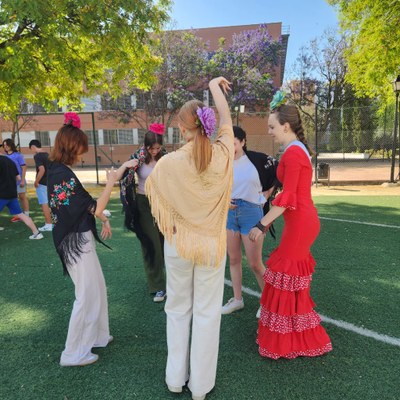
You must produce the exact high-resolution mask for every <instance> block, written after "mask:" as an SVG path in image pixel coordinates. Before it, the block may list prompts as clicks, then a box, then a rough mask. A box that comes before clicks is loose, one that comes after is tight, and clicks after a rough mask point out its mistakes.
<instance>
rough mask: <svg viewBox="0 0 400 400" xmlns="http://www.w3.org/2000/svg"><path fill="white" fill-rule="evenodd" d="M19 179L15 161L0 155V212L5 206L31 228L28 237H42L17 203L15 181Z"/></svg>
mask: <svg viewBox="0 0 400 400" xmlns="http://www.w3.org/2000/svg"><path fill="white" fill-rule="evenodd" d="M20 180H21V176H20V175H19V173H18V169H17V167H16V165H15V163H14V162H13V161H12V160H10V159H9V158H7V157H5V156H2V155H0V212H1V211H3V209H4V207H7V208H8V210H9V212H10V214H11V215H13V216H17V217H18V218H19V219H20V220H21V221H22V222H23V223H24V224H25V225H26V226H27V227H28V228H30V229H31V231H32V235H31V236H29V239H32V240H38V239H43V235H42V234H41V233H40V232H39V230H38V229H37V227H36V225H35V224H34V223H33V221H32V219H31V217H29V216H28V215H26V214H24V213H23V212H22V210H21V207H20V205H19V203H18V198H17V196H18V195H17V185H16V183H17V182H18V181H20ZM0 230H3V229H0Z"/></svg>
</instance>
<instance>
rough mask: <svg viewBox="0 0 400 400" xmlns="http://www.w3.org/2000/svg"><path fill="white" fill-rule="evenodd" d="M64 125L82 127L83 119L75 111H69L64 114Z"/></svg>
mask: <svg viewBox="0 0 400 400" xmlns="http://www.w3.org/2000/svg"><path fill="white" fill-rule="evenodd" d="M64 125H72V126H74V127H75V128H79V129H80V127H81V119H80V118H79V115H78V114H77V113H74V112H67V113H65V114H64Z"/></svg>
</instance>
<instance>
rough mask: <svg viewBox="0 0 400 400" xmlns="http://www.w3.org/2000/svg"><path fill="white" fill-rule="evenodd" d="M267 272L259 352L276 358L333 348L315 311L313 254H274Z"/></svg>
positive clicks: (262, 300)
mask: <svg viewBox="0 0 400 400" xmlns="http://www.w3.org/2000/svg"><path fill="white" fill-rule="evenodd" d="M267 265H268V268H267V270H266V271H265V274H264V281H265V288H264V290H263V293H262V296H261V301H260V303H261V316H260V319H259V323H258V335H257V344H258V346H259V353H260V354H261V355H262V356H264V357H269V358H273V359H278V358H281V357H283V358H288V359H291V358H296V357H299V356H305V357H315V356H320V355H322V354H324V353H327V352H329V351H331V350H332V344H331V341H330V338H329V336H328V334H327V333H326V332H325V329H324V328H323V327H322V326H321V325H320V322H321V318H320V317H319V315H318V314H317V313H316V312H315V311H314V307H315V304H314V302H313V300H312V298H311V296H310V284H311V280H312V273H313V272H314V266H315V261H314V258H313V257H312V255H311V254H309V255H308V257H306V258H305V259H303V260H290V259H285V258H283V257H281V255H280V254H279V249H276V250H275V251H274V252H272V253H271V256H270V258H269V259H268V261H267Z"/></svg>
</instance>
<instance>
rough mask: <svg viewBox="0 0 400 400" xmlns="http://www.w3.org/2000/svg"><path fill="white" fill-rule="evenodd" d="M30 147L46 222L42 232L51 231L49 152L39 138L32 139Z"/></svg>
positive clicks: (40, 202) (37, 190) (36, 185)
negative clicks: (48, 194) (48, 195)
mask: <svg viewBox="0 0 400 400" xmlns="http://www.w3.org/2000/svg"><path fill="white" fill-rule="evenodd" d="M29 149H30V150H31V151H32V153H33V154H34V156H33V158H34V160H35V166H36V178H35V183H34V186H35V188H36V195H37V198H38V203H39V205H40V207H41V208H42V211H43V215H44V221H45V224H44V225H43V226H42V227H41V228H39V231H40V232H50V231H52V230H53V223H52V221H51V216H50V208H49V205H48V204H47V203H48V201H47V162H48V158H49V153H47V152H46V151H44V150H43V149H42V144H41V143H40V141H39V140H36V139H34V140H31V141H30V142H29Z"/></svg>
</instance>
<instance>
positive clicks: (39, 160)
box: [33, 151, 49, 186]
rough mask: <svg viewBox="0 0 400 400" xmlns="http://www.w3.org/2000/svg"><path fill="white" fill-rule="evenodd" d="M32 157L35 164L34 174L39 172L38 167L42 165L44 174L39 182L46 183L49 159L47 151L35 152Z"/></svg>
mask: <svg viewBox="0 0 400 400" xmlns="http://www.w3.org/2000/svg"><path fill="white" fill-rule="evenodd" d="M33 159H34V160H35V165H36V174H37V173H38V172H39V167H40V166H42V165H43V167H44V175H43V176H42V178H41V179H40V181H39V183H40V184H41V185H45V186H46V185H47V163H48V160H49V153H46V152H45V151H43V152H42V151H41V152H39V153H36V154H35V155H34V156H33Z"/></svg>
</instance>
